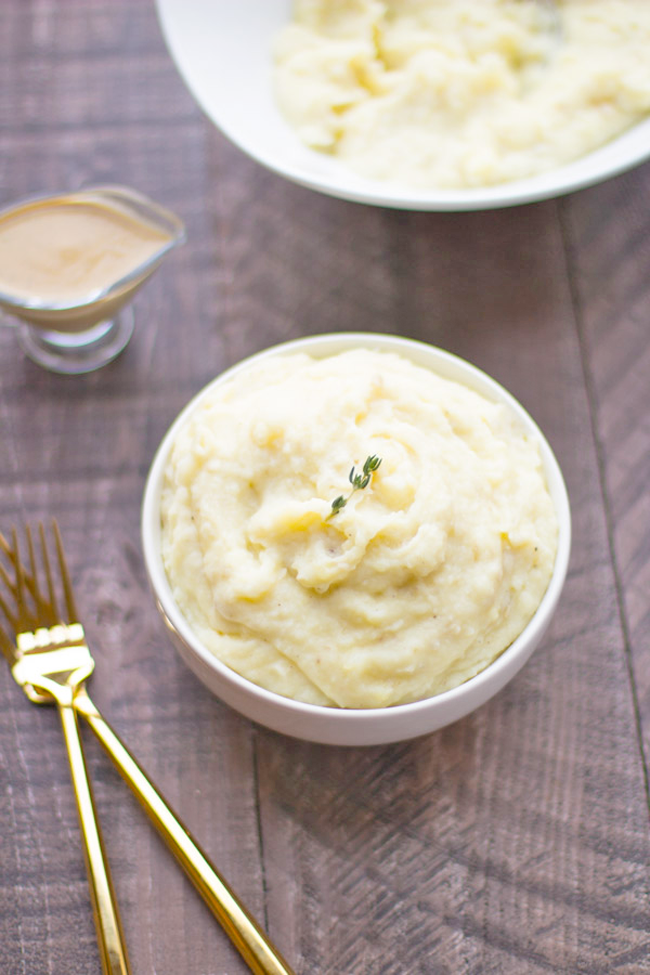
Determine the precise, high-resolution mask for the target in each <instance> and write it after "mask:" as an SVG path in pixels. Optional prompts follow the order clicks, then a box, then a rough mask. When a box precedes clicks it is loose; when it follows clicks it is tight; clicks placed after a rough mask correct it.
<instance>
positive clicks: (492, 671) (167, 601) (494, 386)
mask: <svg viewBox="0 0 650 975" xmlns="http://www.w3.org/2000/svg"><path fill="white" fill-rule="evenodd" d="M359 347H361V348H370V349H377V350H379V351H390V352H397V353H398V354H399V351H400V350H402V352H404V350H409V351H410V352H411V355H410V356H409V355H408V354H406V358H410V359H411V361H414V362H416V363H417V364H423V363H422V362H421V361H420V360H421V359H425V358H427V357H430V358H431V360H432V362H433V360H436V361H437V363H438V364H440V365H443V364H444V367H445V370H448V371H449V372H450V373H456V374H458V373H462V374H463V375H464V376H465V378H466V379H471V380H472V381H475V383H476V385H474V382H472V383H469V382H465V385H470V388H475V389H478V390H479V391H481V392H483V394H484V395H487V396H488V397H489V398H492V399H493V400H496V401H497V402H502V403H506V404H508V405H510V407H511V408H512V409H513V410H514V412H515V414H516V415H517V416H519V418H520V419H521V420H522V421H523V423H524V426H525V427H526V429H527V430H528V431H529V432H531V433H532V434H533V435H534V436H536V437H537V438H538V443H539V448H540V454H541V458H542V465H543V469H544V472H545V475H546V479H547V486H548V488H549V491H550V493H551V497H552V500H553V505H554V508H555V511H556V515H557V520H558V544H557V551H556V556H555V563H554V566H553V572H552V575H551V579H550V581H549V585H548V588H547V590H546V592H545V593H544V596H543V597H542V600H541V602H540V604H539V606H538V607H537V609H536V611H535V613H534V615H533V617H532V618H531V620H530V621H529V622H528V624H527V625H526V627H525V628H524V630H523V631H522V632H521V633H520V634H519V636H518V637H516V639H515V640H513V642H512V643H511V644H510V645H509V646H508V647H506V649H505V650H504V651H502V653H500V654H499V656H498V657H497V658H496V659H495V660H493V661H492V663H490V664H489V665H488V666H487V667H485V668H484V669H483V670H482V671H480V672H479V673H478V674H476V675H474V677H471V678H470V679H469V680H467V681H465V682H464V683H462V684H459V685H458V686H457V687H454V688H451V689H450V690H447V691H443V692H441V693H440V694H436V695H433V696H432V697H427V698H423V699H422V700H419V701H412V702H409V703H406V704H396V705H391V706H390V707H384V708H337V707H331V706H328V705H322V704H309V703H306V702H304V701H296V700H294V699H293V698H289V697H283V696H282V695H281V694H278V693H276V692H274V691H270V690H267V689H266V688H264V687H260V686H259V685H257V684H254V683H253V682H252V681H250V680H248V679H247V678H246V677H243V676H242V675H241V674H238V673H237V672H236V671H234V670H232V669H231V668H230V667H228V666H227V665H226V664H224V663H223V662H222V661H221V660H219V658H218V657H216V656H215V655H214V654H212V653H211V652H210V651H209V650H208V649H207V648H206V647H205V646H203V645H202V643H201V641H200V639H199V638H198V636H197V635H196V634H195V633H194V631H193V630H192V629H191V627H190V625H189V623H188V622H187V621H186V620H185V618H184V617H183V615H182V613H181V611H180V609H179V608H178V606H177V604H176V602H175V600H174V597H173V595H172V591H171V587H170V585H169V582H168V580H167V576H166V574H165V571H164V568H163V564H162V557H161V553H160V534H161V533H160V500H161V485H162V478H163V474H164V469H165V465H166V462H167V458H168V455H169V452H170V450H171V446H172V443H173V441H174V439H175V437H176V435H177V433H178V431H179V429H180V428H181V426H182V425H183V424H184V423H185V422H186V420H187V418H188V417H189V415H190V413H192V412H193V411H194V410H195V409H196V408H197V407H198V406H199V404H200V403H201V402H202V400H203V399H204V398H206V397H207V396H208V395H210V393H211V391H212V390H213V389H214V388H215V386H217V385H221V384H222V383H224V382H227V381H228V380H229V379H230V378H232V377H233V376H235V375H236V374H237V373H239V372H241V371H243V370H245V369H247V368H248V367H249V366H250V365H251V364H254V363H256V362H258V361H260V360H263V359H264V358H268V357H271V356H276V355H286V354H291V353H292V352H312V353H314V352H318V351H320V356H317V357H320V358H326V357H328V356H330V355H336V354H337V353H338V352H342V351H345V350H346V349H352V348H359ZM425 367H426V366H425ZM429 368H431V369H432V371H436V370H435V369H434V368H433V365H430V366H429ZM442 374H443V375H445V371H443V372H442ZM457 381H458V380H457ZM460 381H461V382H462V380H460ZM486 390H487V391H488V392H486ZM490 393H492V394H493V395H492V396H490ZM141 538H142V547H143V553H144V560H145V565H146V568H147V572H148V575H149V580H150V584H151V587H152V589H153V592H154V596H155V599H156V601H157V603H158V607H159V609H160V610H161V612H162V614H163V617H164V618H165V620H166V622H167V625H168V626H169V627H170V628H171V629H172V631H173V630H176V631H177V633H178V635H179V637H180V638H181V639H182V640H183V641H184V642H185V644H186V645H187V647H188V648H189V649H190V650H191V652H192V653H193V654H194V655H195V656H196V657H198V658H199V660H200V661H202V662H203V664H205V665H207V667H208V668H209V669H210V670H212V671H214V672H215V673H216V674H217V675H218V676H219V677H220V678H221V679H222V680H224V681H226V682H227V683H229V684H231V686H234V687H236V688H238V689H239V691H240V692H243V693H245V694H246V695H247V696H248V697H249V698H251V699H254V700H257V701H258V702H260V704H265V705H267V706H268V705H271V706H273V707H275V708H281V709H282V710H284V712H285V714H292V715H294V716H296V718H298V717H302V718H306V717H307V718H309V717H311V718H318V720H319V721H320V722H323V721H325V722H336V723H337V725H339V726H340V725H341V724H342V723H345V724H347V725H348V726H355V725H358V724H360V723H367V722H372V721H376V720H377V719H378V718H379V719H381V720H382V721H383V722H386V721H389V722H391V723H392V724H393V725H394V724H396V723H399V722H400V721H402V720H403V719H405V718H406V717H407V716H408V717H409V718H413V717H415V716H416V715H420V714H421V713H422V712H427V711H430V710H432V709H435V710H438V709H444V708H445V707H453V704H454V703H455V702H460V701H462V699H463V698H466V697H468V696H471V695H472V693H475V694H476V695H478V697H479V701H478V703H477V704H476V705H475V706H479V705H480V704H481V703H483V702H484V701H485V700H487V699H488V698H489V697H491V696H492V694H493V693H496V692H497V691H498V690H499V689H500V688H501V687H503V686H504V685H505V683H507V682H508V680H509V679H510V677H512V676H514V673H515V672H516V671H517V670H518V669H519V667H520V666H523V664H524V663H525V662H526V660H527V659H528V656H530V654H531V653H532V652H533V650H534V648H535V646H536V644H537V642H538V641H539V640H540V639H541V636H542V635H543V633H544V630H545V629H546V627H547V625H548V622H549V620H550V618H551V616H552V614H553V611H554V609H555V606H556V604H557V602H558V600H559V597H560V593H561V591H562V588H563V586H564V582H565V579H566V574H567V570H568V564H569V556H570V549H571V510H570V504H569V497H568V492H567V489H566V484H565V482H564V477H563V475H562V472H561V470H560V466H559V464H558V462H557V459H556V458H555V455H554V453H553V451H552V449H551V447H550V444H549V443H548V441H547V440H546V437H545V436H544V434H543V433H542V431H541V430H540V428H539V427H538V425H537V423H536V422H535V421H534V420H533V418H532V417H531V416H530V414H529V413H528V412H527V410H526V409H525V408H524V407H523V406H522V405H521V404H520V403H519V401H518V400H516V399H515V397H514V396H513V395H512V394H511V393H509V392H508V391H507V390H506V389H505V388H504V387H503V386H502V385H501V384H500V383H498V382H497V381H496V380H495V379H493V378H492V377H491V376H489V375H488V374H487V373H485V372H483V370H481V369H479V368H478V367H477V366H474V365H473V364H472V363H470V362H468V361H467V360H465V359H462V358H461V357H460V356H457V355H455V354H454V353H451V352H447V351H446V350H444V349H440V348H438V347H437V346H433V345H429V344H428V343H426V342H421V341H419V340H416V339H411V338H406V337H403V336H399V335H392V334H387V333H366V332H342V333H324V334H320V335H314V336H307V337H303V338H298V339H292V340H290V341H287V342H282V343H280V344H278V345H273V346H270V347H268V348H265V349H262V350H260V351H258V352H256V353H254V354H253V355H250V356H247V357H246V358H244V359H242V360H240V361H239V362H237V363H235V364H234V365H232V366H230V367H229V368H227V369H226V370H224V371H223V372H222V373H220V374H219V375H218V376H216V377H215V378H214V379H212V380H211V381H210V382H209V383H207V384H206V385H205V386H203V387H202V389H200V390H199V391H198V392H197V393H196V394H195V395H194V396H193V397H192V398H191V399H190V401H189V402H188V403H187V404H186V406H185V407H184V408H183V409H182V410H181V412H180V413H179V414H178V415H177V417H176V419H175V420H174V421H173V422H172V424H171V426H170V427H169V428H168V430H167V432H166V433H165V435H164V436H163V438H162V440H161V442H160V444H159V446H158V448H157V450H156V452H155V454H154V457H153V460H152V463H151V467H150V469H149V473H148V476H147V479H146V483H145V489H144V495H143V501H142V512H141ZM529 647H530V649H529ZM513 668H514V669H513ZM490 687H492V688H493V690H492V691H491V692H489V689H490ZM485 691H488V693H487V695H486V696H483V695H484V692H485ZM215 693H217V696H219V694H218V692H215ZM473 709H474V708H473V707H472V708H470V710H473ZM464 713H467V712H464ZM458 716H460V714H459V715H458ZM452 720H453V719H452ZM263 723H264V722H263ZM301 737H302V736H301Z"/></svg>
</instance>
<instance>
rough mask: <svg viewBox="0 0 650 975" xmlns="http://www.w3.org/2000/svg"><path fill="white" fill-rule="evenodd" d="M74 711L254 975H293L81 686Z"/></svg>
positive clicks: (76, 696)
mask: <svg viewBox="0 0 650 975" xmlns="http://www.w3.org/2000/svg"><path fill="white" fill-rule="evenodd" d="M74 706H75V708H76V710H77V711H78V712H79V713H80V714H82V715H83V716H84V718H86V720H87V721H88V724H89V725H90V727H91V728H92V730H93V731H94V733H95V735H96V736H97V737H98V738H99V740H100V742H101V743H102V745H103V746H104V748H105V749H106V751H107V752H108V754H109V755H110V757H111V758H112V760H113V762H114V763H115V765H116V766H117V768H118V770H119V772H120V773H121V775H122V776H123V777H124V779H126V781H127V782H128V784H129V786H130V787H131V789H132V790H133V792H134V794H135V796H136V797H137V799H138V800H139V802H140V804H141V805H142V806H143V808H144V810H145V812H146V813H147V815H148V816H149V819H150V820H151V821H152V823H153V825H154V826H155V827H156V829H157V830H158V832H159V833H160V835H161V836H162V838H163V840H164V841H165V843H166V844H167V846H168V847H169V849H170V850H171V851H172V853H173V854H174V856H175V857H176V858H177V859H178V861H179V862H180V864H181V866H182V867H183V869H184V870H185V872H186V873H187V875H188V876H189V878H190V880H191V881H192V883H193V884H194V886H195V887H196V888H197V890H198V891H199V893H200V894H201V896H202V897H203V899H204V901H205V902H206V904H207V905H208V907H209V908H210V910H211V911H212V913H213V914H214V916H215V917H216V919H217V920H218V921H219V923H220V924H221V926H222V928H223V929H224V931H225V932H226V934H227V935H228V936H229V938H230V939H231V941H232V943H233V944H234V946H235V947H236V948H237V950H238V951H239V953H240V955H241V956H242V958H243V959H244V961H245V962H246V963H247V964H248V966H249V968H250V969H251V971H252V972H254V973H255V975H294V972H293V970H292V969H291V968H290V967H289V965H288V964H287V962H286V961H285V960H284V959H283V958H282V956H281V955H280V953H279V951H278V950H277V948H275V946H274V945H273V944H272V943H271V941H270V940H269V939H268V937H267V936H266V934H265V933H264V931H263V930H262V929H261V927H260V926H259V925H258V923H257V922H256V921H255V919H254V918H253V917H252V915H251V914H249V913H248V911H247V910H246V908H245V907H244V906H243V904H242V903H241V902H240V901H239V900H238V898H237V896H236V895H235V893H234V892H233V891H232V889H231V888H230V887H229V886H228V884H227V883H226V881H225V880H224V879H223V877H221V876H220V875H219V873H218V872H217V870H216V869H215V868H214V867H213V866H212V864H211V863H210V861H209V860H208V858H207V857H206V855H205V853H204V852H203V851H202V850H201V848H200V847H199V845H198V844H197V843H196V842H195V841H194V840H193V839H192V837H191V835H190V834H189V832H188V831H187V829H186V828H185V826H183V824H182V823H181V821H180V820H179V819H178V817H177V816H176V815H175V813H174V812H173V811H172V810H171V808H170V806H169V805H168V803H167V802H166V801H165V799H164V798H163V796H162V795H161V794H160V792H158V790H157V789H156V787H155V786H154V784H153V783H152V782H151V781H150V780H149V779H148V778H147V776H146V774H145V773H144V772H143V770H142V769H141V768H140V766H139V765H138V763H137V762H136V760H135V758H134V757H133V755H131V753H130V752H129V750H128V749H127V748H126V746H125V745H124V744H123V743H122V742H121V741H120V739H119V738H118V736H117V735H116V734H115V732H114V731H113V729H112V728H111V727H110V725H109V724H108V722H107V721H105V720H104V718H103V717H102V716H101V714H100V713H99V711H98V709H97V708H96V707H95V705H94V704H93V702H92V701H91V699H90V697H89V696H88V692H87V691H86V689H85V687H83V686H82V687H81V688H80V689H79V690H78V691H77V693H76V695H75V699H74Z"/></svg>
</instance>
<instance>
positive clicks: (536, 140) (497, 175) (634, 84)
mask: <svg viewBox="0 0 650 975" xmlns="http://www.w3.org/2000/svg"><path fill="white" fill-rule="evenodd" d="M293 7H294V13H293V20H292V22H291V23H290V24H288V25H287V26H286V27H285V28H284V29H283V30H282V31H281V33H280V35H279V36H278V38H277V41H276V44H275V52H274V54H275V70H274V88H275V93H276V97H277V101H278V104H279V106H280V108H281V110H282V112H283V113H284V115H285V117H286V118H287V120H288V122H289V123H290V124H291V125H292V126H293V127H294V128H295V129H296V131H297V133H298V135H299V136H300V138H301V139H302V140H303V141H304V142H305V143H306V144H307V145H308V146H311V147H312V148H314V149H318V150H321V151H324V152H327V153H331V154H333V155H335V156H337V157H338V158H340V159H341V160H342V162H344V163H345V164H347V165H348V166H349V167H350V168H351V169H353V170H355V171H356V172H358V173H359V174H360V175H362V176H364V177H367V178H372V179H379V180H390V181H392V182H397V183H400V184H403V185H405V186H409V187H414V188H431V187H437V188H452V187H453V188H458V187H465V188H469V187H479V186H488V185H493V184H498V183H503V182H507V181H510V180H516V179H521V178H524V177H527V176H533V175H535V174H538V173H542V172H544V171H547V170H549V169H554V168H555V167H557V166H561V165H563V164H565V163H568V162H571V161H573V160H575V159H577V158H579V157H581V156H584V155H586V154H587V153H589V152H591V151H592V150H594V149H596V148H598V147H599V146H601V145H603V144H604V143H606V142H608V141H609V140H611V139H613V138H614V137H615V136H618V135H620V134H621V133H622V132H623V131H625V129H627V128H629V127H630V126H632V125H634V124H635V123H636V122H638V121H640V120H641V119H642V118H644V117H645V116H647V115H648V114H649V113H650V57H649V56H648V53H649V52H650V2H648V0H548V2H546V0H296V2H295V3H294V5H293Z"/></svg>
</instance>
